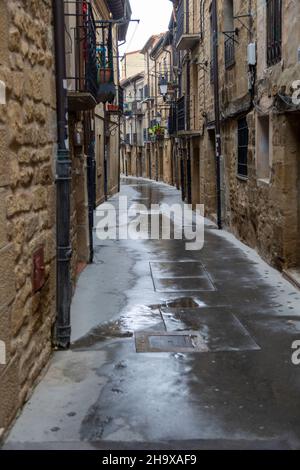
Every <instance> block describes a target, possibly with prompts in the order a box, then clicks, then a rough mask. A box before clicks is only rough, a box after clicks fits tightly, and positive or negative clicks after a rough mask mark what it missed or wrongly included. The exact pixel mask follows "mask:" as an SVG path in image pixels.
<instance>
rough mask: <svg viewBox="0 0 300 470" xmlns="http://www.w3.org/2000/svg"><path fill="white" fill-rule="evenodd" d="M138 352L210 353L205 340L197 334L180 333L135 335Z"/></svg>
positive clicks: (143, 333) (138, 333) (144, 333)
mask: <svg viewBox="0 0 300 470" xmlns="http://www.w3.org/2000/svg"><path fill="white" fill-rule="evenodd" d="M135 345H136V352H138V353H148V352H149V353H155V352H175V353H179V352H208V347H207V345H206V343H205V341H204V340H203V338H202V337H201V336H200V335H199V334H198V333H195V332H187V331H185V332H184V333H179V332H174V333H163V332H159V333H155V332H136V333H135Z"/></svg>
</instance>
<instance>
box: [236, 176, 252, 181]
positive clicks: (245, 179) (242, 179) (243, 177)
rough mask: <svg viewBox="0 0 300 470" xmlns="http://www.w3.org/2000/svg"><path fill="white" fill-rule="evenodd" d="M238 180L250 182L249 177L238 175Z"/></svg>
mask: <svg viewBox="0 0 300 470" xmlns="http://www.w3.org/2000/svg"><path fill="white" fill-rule="evenodd" d="M236 177H237V179H238V180H240V181H245V182H247V181H248V179H249V178H248V176H242V175H236Z"/></svg>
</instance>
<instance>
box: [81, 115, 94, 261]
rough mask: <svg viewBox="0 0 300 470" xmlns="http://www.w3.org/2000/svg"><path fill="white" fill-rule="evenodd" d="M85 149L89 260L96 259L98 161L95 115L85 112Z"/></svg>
mask: <svg viewBox="0 0 300 470" xmlns="http://www.w3.org/2000/svg"><path fill="white" fill-rule="evenodd" d="M84 120H85V136H86V139H85V140H86V141H85V147H86V149H85V151H86V154H87V191H88V219H89V244H90V256H89V261H90V263H93V260H94V240H93V228H94V210H95V206H96V161H95V121H94V115H93V114H92V113H91V114H90V113H86V114H85V118H84Z"/></svg>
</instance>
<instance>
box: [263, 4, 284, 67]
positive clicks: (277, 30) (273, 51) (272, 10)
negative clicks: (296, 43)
mask: <svg viewBox="0 0 300 470" xmlns="http://www.w3.org/2000/svg"><path fill="white" fill-rule="evenodd" d="M281 48H282V0H267V64H268V66H271V65H274V64H277V63H278V62H280V61H281V56H282V50H281Z"/></svg>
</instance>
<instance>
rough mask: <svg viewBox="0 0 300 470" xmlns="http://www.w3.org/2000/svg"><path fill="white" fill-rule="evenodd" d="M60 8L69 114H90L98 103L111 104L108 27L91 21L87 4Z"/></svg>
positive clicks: (74, 3) (73, 3)
mask: <svg viewBox="0 0 300 470" xmlns="http://www.w3.org/2000/svg"><path fill="white" fill-rule="evenodd" d="M64 7H65V12H64V14H65V18H64V19H65V32H66V34H65V42H66V67H67V77H66V79H67V87H68V105H69V110H70V111H86V110H90V109H93V108H95V106H96V105H97V104H99V103H100V102H102V103H107V102H109V103H111V104H113V102H114V100H115V96H116V88H115V85H114V70H113V45H112V44H113V43H112V25H111V23H108V22H105V21H98V22H96V21H95V18H94V14H93V8H92V2H90V1H84V0H82V1H76V0H73V1H65V2H64ZM96 23H97V25H96Z"/></svg>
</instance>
